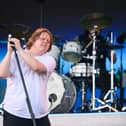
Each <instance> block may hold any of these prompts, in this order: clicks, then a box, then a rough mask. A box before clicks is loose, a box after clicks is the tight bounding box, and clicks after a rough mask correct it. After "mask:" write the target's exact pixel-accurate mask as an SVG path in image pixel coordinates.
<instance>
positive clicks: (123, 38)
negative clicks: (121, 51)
mask: <svg viewBox="0 0 126 126" xmlns="http://www.w3.org/2000/svg"><path fill="white" fill-rule="evenodd" d="M117 42H118V43H120V44H123V43H124V42H126V32H125V33H122V34H121V35H120V36H119V37H118V38H117Z"/></svg>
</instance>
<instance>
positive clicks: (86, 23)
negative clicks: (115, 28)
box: [81, 12, 112, 30]
mask: <svg viewBox="0 0 126 126" xmlns="http://www.w3.org/2000/svg"><path fill="white" fill-rule="evenodd" d="M111 23H112V18H110V17H107V16H105V15H104V14H103V13H97V12H94V13H91V14H87V15H85V16H83V17H82V18H81V26H82V27H83V28H85V29H87V30H90V29H93V28H98V29H103V28H105V27H107V26H108V25H110V24H111Z"/></svg>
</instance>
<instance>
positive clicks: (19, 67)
mask: <svg viewBox="0 0 126 126" xmlns="http://www.w3.org/2000/svg"><path fill="white" fill-rule="evenodd" d="M13 50H14V54H15V58H16V61H17V65H18V69H19V72H20V76H21V80H22V84H23V87H24V91H25V95H26V103H27V106H28V109H29V112H30V115H31V118H32V122H33V126H37V125H36V122H35V116H34V113H33V110H32V106H31V103H30V98H29V95H28V92H27V88H26V84H25V80H24V76H23V73H22V69H21V66H20V62H19V58H18V55H17V52H16V49H15V48H13Z"/></svg>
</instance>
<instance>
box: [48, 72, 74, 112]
mask: <svg viewBox="0 0 126 126" xmlns="http://www.w3.org/2000/svg"><path fill="white" fill-rule="evenodd" d="M47 92H48V93H47V94H48V98H49V106H50V107H49V109H50V112H51V113H67V112H69V111H70V110H71V109H72V107H73V105H74V103H75V100H76V88H75V85H74V83H73V82H72V80H71V79H70V78H68V77H67V76H65V75H58V74H57V73H56V72H53V73H52V75H51V76H50V78H49V82H48V90H47ZM51 98H52V99H51Z"/></svg>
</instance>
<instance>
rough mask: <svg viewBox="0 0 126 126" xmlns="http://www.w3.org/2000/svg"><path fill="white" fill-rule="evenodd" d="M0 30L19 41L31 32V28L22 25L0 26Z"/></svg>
mask: <svg viewBox="0 0 126 126" xmlns="http://www.w3.org/2000/svg"><path fill="white" fill-rule="evenodd" d="M0 30H3V31H5V32H7V33H8V34H12V36H14V37H17V38H19V39H21V38H25V36H26V34H28V33H29V31H31V28H30V27H29V26H26V25H23V24H0Z"/></svg>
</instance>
